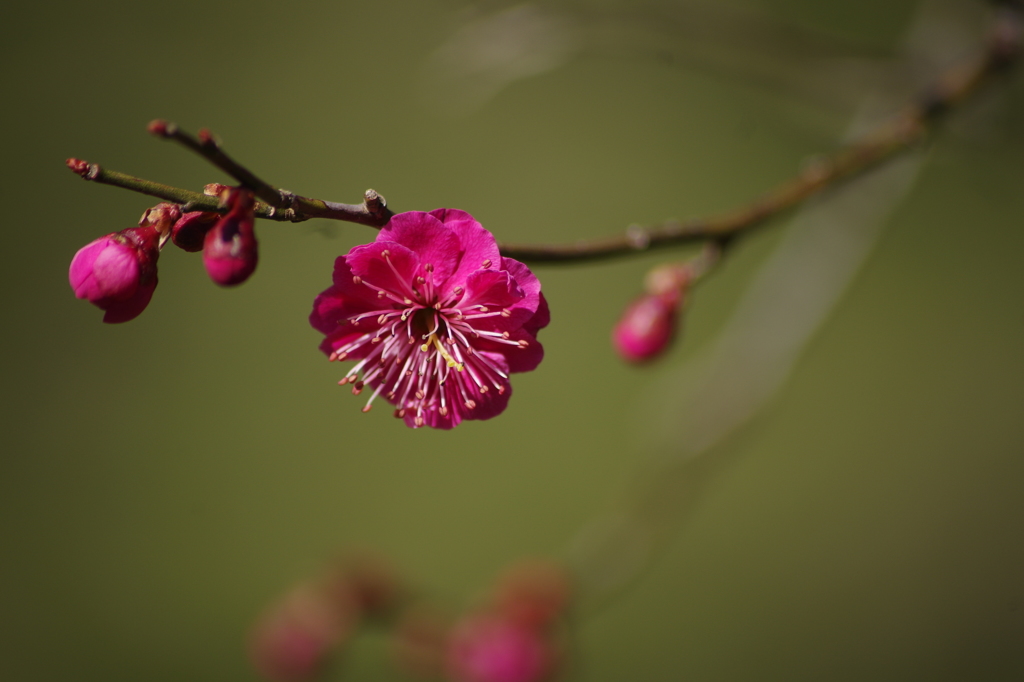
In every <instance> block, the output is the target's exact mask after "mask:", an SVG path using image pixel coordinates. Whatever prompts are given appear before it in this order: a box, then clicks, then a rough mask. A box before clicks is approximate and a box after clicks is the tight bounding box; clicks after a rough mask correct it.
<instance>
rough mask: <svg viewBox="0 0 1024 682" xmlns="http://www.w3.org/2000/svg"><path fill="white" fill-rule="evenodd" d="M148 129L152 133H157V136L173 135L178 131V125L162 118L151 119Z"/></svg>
mask: <svg viewBox="0 0 1024 682" xmlns="http://www.w3.org/2000/svg"><path fill="white" fill-rule="evenodd" d="M146 129H147V130H148V131H149V133H150V134H151V135H156V136H157V137H171V136H173V135H174V134H175V133H176V132H178V126H176V125H175V124H173V123H169V122H167V121H165V120H164V119H162V118H157V119H154V120H152V121H150V122H149V125H148V126H147V127H146Z"/></svg>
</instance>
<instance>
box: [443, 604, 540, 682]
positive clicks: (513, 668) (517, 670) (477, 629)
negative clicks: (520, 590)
mask: <svg viewBox="0 0 1024 682" xmlns="http://www.w3.org/2000/svg"><path fill="white" fill-rule="evenodd" d="M554 658H555V656H554V652H553V650H552V648H551V645H550V643H549V642H548V640H547V638H546V637H545V635H544V634H542V633H541V632H539V631H538V630H535V629H532V628H528V627H524V626H522V625H519V624H517V623H513V622H512V621H509V620H506V619H504V618H501V617H497V616H492V615H477V616H470V617H468V618H466V619H465V620H463V621H462V622H461V623H460V624H459V625H458V626H456V628H455V630H454V631H453V632H452V635H451V639H450V641H449V645H448V671H449V675H450V676H451V677H452V678H453V679H455V680H458V682H539V680H543V679H545V678H547V677H548V675H549V674H550V673H551V671H552V668H553V666H554Z"/></svg>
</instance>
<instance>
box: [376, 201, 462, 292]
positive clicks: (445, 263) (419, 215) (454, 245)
mask: <svg viewBox="0 0 1024 682" xmlns="http://www.w3.org/2000/svg"><path fill="white" fill-rule="evenodd" d="M382 241H387V242H394V243H396V244H401V245H402V246H404V247H406V248H407V249H409V250H410V251H412V252H413V253H415V254H416V255H417V256H419V262H420V264H422V267H424V268H425V267H426V266H427V265H432V266H433V268H434V273H433V281H434V283H435V284H436V285H438V286H441V285H443V284H444V283H445V282H447V281H448V279H449V278H450V277H451V276H452V273H453V272H455V268H456V266H457V265H458V263H459V253H460V252H461V247H460V244H459V237H458V236H457V235H456V234H455V232H453V231H452V229H451V228H450V227H447V226H445V225H444V224H442V223H441V221H440V220H438V219H437V218H435V217H434V216H432V215H430V214H429V213H423V212H421V211H410V212H409V213H399V214H398V215H396V216H394V217H393V218H391V221H390V222H388V224H387V225H385V226H384V229H382V230H381V231H380V234H378V235H377V242H382ZM411 275H412V277H416V276H417V275H419V276H424V277H426V276H427V275H426V273H425V272H422V271H416V272H413V273H411ZM412 277H411V278H410V281H411V279H412Z"/></svg>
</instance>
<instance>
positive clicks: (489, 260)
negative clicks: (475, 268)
mask: <svg viewBox="0 0 1024 682" xmlns="http://www.w3.org/2000/svg"><path fill="white" fill-rule="evenodd" d="M480 267H482V268H483V269H484V270H486V269H487V268H489V267H491V259H490V258H488V259H487V260H485V261H484V262H483V263H482V264H481V266H480Z"/></svg>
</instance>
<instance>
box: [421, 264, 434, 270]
mask: <svg viewBox="0 0 1024 682" xmlns="http://www.w3.org/2000/svg"><path fill="white" fill-rule="evenodd" d="M423 269H424V270H426V271H427V272H433V271H434V264H433V263H427V264H426V265H424V266H423Z"/></svg>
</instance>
